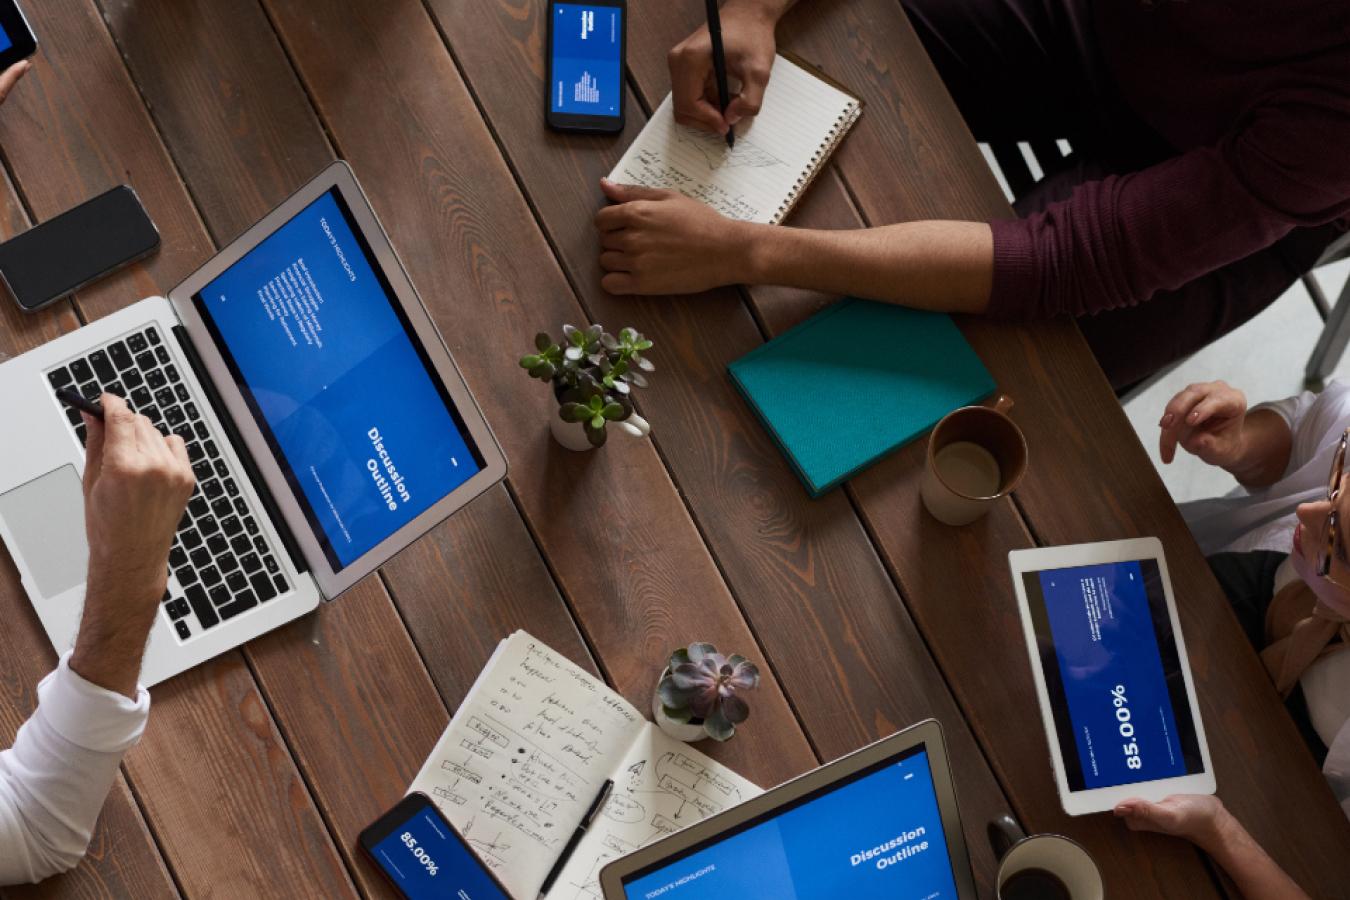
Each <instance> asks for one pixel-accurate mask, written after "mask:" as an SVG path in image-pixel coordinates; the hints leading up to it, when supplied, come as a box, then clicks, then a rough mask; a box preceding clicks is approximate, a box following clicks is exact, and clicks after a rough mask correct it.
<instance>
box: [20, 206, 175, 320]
mask: <svg viewBox="0 0 1350 900" xmlns="http://www.w3.org/2000/svg"><path fill="white" fill-rule="evenodd" d="M157 246H159V232H158V231H156V230H155V225H154V223H153V222H151V221H150V217H149V216H148V215H146V212H145V209H144V208H143V207H142V206H141V201H140V199H139V198H137V196H136V192H135V191H133V190H132V189H131V188H129V187H127V186H125V185H123V186H121V187H116V188H113V189H112V190H110V191H108V192H107V193H106V194H101V195H100V196H98V197H95V198H94V199H92V200H88V201H86V202H84V203H82V204H80V205H79V206H77V207H75V208H74V209H72V210H69V211H67V212H64V213H61V215H59V216H57V217H56V218H54V219H49V220H48V221H46V222H43V223H42V224H40V225H35V226H33V227H32V228H30V229H29V230H28V231H25V232H24V233H23V234H20V235H18V236H17V237H14V238H11V239H10V240H8V241H6V242H5V243H4V244H0V277H2V278H3V279H4V282H5V285H6V286H7V287H8V288H9V291H10V293H11V294H13V295H14V299H15V300H17V301H18V302H19V305H20V306H21V307H23V308H24V309H26V310H28V311H30V312H31V311H32V310H35V309H41V308H42V307H44V306H46V305H47V304H49V303H53V302H55V301H56V300H59V299H61V298H62V297H64V296H66V295H67V294H70V293H73V292H74V291H76V290H79V289H80V288H81V287H83V286H84V285H86V284H88V283H89V282H91V281H93V280H94V279H96V278H98V277H100V276H102V275H106V274H108V273H109V272H112V271H113V270H115V269H118V268H121V267H122V266H124V265H126V264H128V263H131V262H134V261H136V260H138V259H140V258H141V257H143V256H145V255H146V254H147V253H149V252H150V251H152V250H154V249H155V247H157Z"/></svg>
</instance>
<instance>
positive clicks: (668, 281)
mask: <svg viewBox="0 0 1350 900" xmlns="http://www.w3.org/2000/svg"><path fill="white" fill-rule="evenodd" d="M600 186H601V188H602V189H603V190H604V192H605V196H606V197H608V198H609V199H610V200H612V201H614V203H615V204H616V205H614V206H607V207H605V208H604V209H602V210H600V212H599V213H597V214H596V217H595V227H596V228H598V229H599V231H600V246H601V248H602V251H601V253H600V267H601V268H602V269H604V270H605V273H606V274H605V276H604V278H603V279H601V282H600V284H601V286H602V287H604V289H605V290H606V291H609V292H610V293H611V294H696V293H699V292H700V291H706V290H708V289H709V288H714V287H718V286H720V285H723V284H730V283H732V282H734V281H736V280H737V279H736V266H735V259H736V254H737V252H738V250H739V249H740V244H741V243H743V242H742V241H740V239H739V238H738V236H737V235H736V228H737V226H738V225H740V224H742V223H738V222H733V221H732V220H731V219H728V218H726V217H725V216H723V215H721V214H719V213H718V212H717V211H716V210H714V209H712V208H711V207H709V206H707V205H706V204H703V203H700V202H698V201H697V200H691V199H690V198H688V197H686V196H684V195H683V194H680V193H678V192H676V191H661V190H655V189H653V188H645V187H632V186H629V185H620V184H614V183H612V182H610V181H607V180H604V181H601V182H600Z"/></svg>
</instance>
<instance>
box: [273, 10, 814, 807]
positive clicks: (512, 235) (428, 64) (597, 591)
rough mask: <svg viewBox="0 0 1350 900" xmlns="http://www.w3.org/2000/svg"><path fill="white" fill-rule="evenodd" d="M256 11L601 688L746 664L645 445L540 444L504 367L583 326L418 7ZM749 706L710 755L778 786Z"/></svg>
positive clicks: (719, 584) (781, 766) (773, 759)
mask: <svg viewBox="0 0 1350 900" xmlns="http://www.w3.org/2000/svg"><path fill="white" fill-rule="evenodd" d="M267 8H268V9H269V11H270V12H271V14H272V18H273V21H274V22H275V24H276V25H277V28H278V31H279V33H280V34H281V36H282V39H283V41H284V43H285V44H286V46H287V49H288V51H289V53H290V56H291V58H292V59H293V60H294V62H295V64H296V67H297V69H298V71H299V72H300V75H301V77H302V79H303V80H304V82H305V84H306V86H307V89H308V91H309V93H310V96H311V97H312V98H313V99H314V101H315V103H316V106H317V108H318V110H319V113H320V117H321V118H322V119H323V121H324V123H325V125H326V126H327V128H328V131H329V132H330V134H332V135H333V138H334V140H335V142H336V144H337V147H338V149H339V151H340V152H341V153H342V155H343V156H344V157H345V158H346V159H348V160H349V161H351V163H352V164H353V165H354V166H355V168H356V169H357V170H358V171H359V172H361V177H362V181H363V184H364V186H365V188H366V190H367V192H368V193H369V194H370V196H371V199H372V202H373V203H374V205H375V208H376V211H377V213H379V214H380V216H381V219H382V220H383V222H384V224H385V227H386V228H387V229H388V230H389V232H390V234H391V235H392V237H393V241H394V244H395V246H396V247H397V248H398V250H399V252H400V254H401V255H402V257H403V261H404V264H405V265H406V266H407V268H408V270H409V272H410V274H411V275H412V278H413V281H414V283H415V284H417V286H418V288H419V290H420V292H421V294H422V297H423V299H424V300H425V301H426V303H427V305H428V307H429V309H430V310H431V313H432V317H433V319H435V321H436V322H437V325H438V326H439V327H440V329H441V332H442V334H443V335H445V337H446V339H447V343H448V344H449V346H450V350H451V352H452V353H453V354H454V356H455V360H456V362H457V363H458V365H459V367H460V369H461V370H462V371H463V372H464V374H465V377H466V379H467V380H468V382H469V384H470V387H471V388H472V389H473V391H474V394H475V396H476V397H477V398H478V400H479V403H480V404H481V405H482V407H483V409H484V411H485V413H486V414H487V416H488V419H489V421H490V422H491V424H492V426H493V429H494V430H495V432H496V434H497V436H498V438H499V439H500V440H501V442H502V444H503V446H504V447H505V448H506V451H507V455H508V457H509V458H510V459H511V462H512V471H511V474H510V475H509V476H508V479H509V482H510V484H511V486H512V490H513V492H514V494H515V496H516V498H517V500H518V503H519V504H520V507H521V510H522V512H523V513H524V515H525V518H526V520H527V522H528V523H529V526H530V528H531V530H532V533H533V534H534V535H535V537H536V540H537V541H538V543H539V545H540V546H541V548H543V550H544V552H545V553H546V555H547V557H548V560H549V563H550V565H551V567H552V569H553V571H554V573H555V574H556V576H557V578H558V580H559V583H560V586H561V588H562V590H563V592H564V595H565V596H566V597H567V599H568V602H569V603H570V604H571V608H572V609H573V610H574V611H575V613H576V615H577V618H578V621H579V622H580V625H581V628H582V630H583V632H584V633H585V634H586V636H587V638H588V640H589V642H590V644H591V646H592V647H594V648H595V649H596V651H597V652H598V654H599V657H600V660H601V665H602V668H603V669H604V671H605V674H606V675H607V676H608V677H609V678H610V679H611V681H612V682H613V683H614V685H615V686H616V687H617V688H618V689H619V690H620V691H621V692H622V693H623V694H624V695H625V696H626V697H627V698H628V699H629V700H630V701H631V702H633V703H635V704H636V705H638V706H639V707H642V706H646V705H647V704H648V703H649V702H650V699H651V694H652V690H653V689H654V687H655V681H656V677H657V675H658V673H659V671H660V661H661V660H662V659H664V657H665V656H666V655H667V654H668V653H669V652H670V650H671V649H673V648H674V647H675V646H677V645H679V644H682V643H687V642H688V641H690V640H694V639H698V638H705V639H708V640H711V641H714V642H716V643H718V644H719V645H721V646H723V647H733V648H737V649H740V650H742V651H743V652H745V653H747V654H748V655H756V654H758V652H759V651H758V648H757V646H756V641H755V639H754V636H753V635H752V634H751V633H750V630H749V628H748V627H747V626H746V623H745V620H744V619H743V618H742V616H741V614H740V611H739V609H737V607H736V605H735V602H734V601H733V599H732V597H731V595H730V593H729V591H728V590H727V587H726V584H725V583H724V582H723V580H722V578H721V576H720V574H719V573H718V571H717V568H716V566H715V565H714V563H713V560H712V558H711V556H710V555H709V553H708V549H707V547H706V546H705V545H704V543H703V541H702V539H701V537H700V535H699V533H698V530H697V529H696V528H695V527H694V523H693V522H692V521H691V520H690V518H689V515H688V513H687V511H686V509H685V508H684V506H683V504H682V502H681V500H680V497H679V495H678V493H677V492H676V490H675V488H674V485H673V484H672V483H671V480H670V476H669V473H668V472H667V471H666V469H665V467H664V466H663V465H662V463H661V460H660V458H659V457H658V456H657V454H656V453H655V452H654V450H653V449H652V448H651V446H650V445H648V444H645V443H633V444H630V445H627V446H624V445H622V444H620V443H618V442H616V445H615V446H614V447H610V448H607V449H608V450H609V451H610V452H606V453H600V454H579V455H578V454H570V453H568V452H567V451H564V450H562V449H561V448H560V447H558V446H557V445H556V444H555V443H554V442H553V441H552V440H551V439H550V438H549V436H548V433H547V429H546V422H547V418H546V417H547V416H548V415H550V414H551V410H550V405H551V404H552V402H553V401H552V398H551V397H550V396H549V394H548V391H547V390H546V389H543V388H542V387H541V386H540V385H537V384H534V383H531V382H530V381H529V379H527V378H526V377H525V376H524V374H523V373H522V372H520V371H519V370H518V369H516V368H515V366H514V360H515V359H516V358H517V357H518V356H519V354H520V353H521V352H524V351H525V350H527V349H528V348H529V347H530V346H531V342H532V340H533V335H534V333H535V332H536V331H538V330H539V329H540V328H552V329H553V330H555V331H556V330H557V329H558V327H559V326H560V325H561V323H562V322H565V321H573V320H579V319H580V318H581V317H582V313H581V310H580V308H579V307H578V305H577V302H576V298H575V297H574V296H573V295H572V292H571V289H570V287H569V285H568V283H567V281H566V279H565V278H564V277H563V275H562V272H561V271H560V270H559V268H558V266H557V264H556V262H555V261H554V259H553V257H552V254H551V252H550V249H549V246H548V244H547V242H546V241H545V240H544V237H543V235H542V234H541V233H540V231H539V228H538V226H537V224H536V222H535V221H534V219H533V217H532V215H531V213H530V209H529V206H528V204H527V203H526V202H525V199H524V198H523V197H522V196H521V195H520V193H519V192H518V190H517V189H516V185H515V183H514V181H513V180H512V178H511V174H510V172H509V171H508V169H507V167H506V165H505V163H504V161H503V160H502V158H501V157H500V156H499V155H498V154H497V152H496V147H495V145H494V144H493V142H492V138H491V135H490V133H489V131H488V129H487V127H486V125H485V124H484V123H483V121H482V119H481V118H480V117H479V116H478V113H477V110H476V108H475V107H474V104H473V100H472V98H471V97H470V95H469V93H468V92H467V91H466V90H465V87H464V84H463V82H462V80H461V79H460V76H459V73H458V71H457V70H456V69H455V66H454V63H453V61H452V60H451V58H450V56H449V54H448V53H447V51H446V49H445V47H444V45H443V44H442V42H441V39H440V36H439V34H438V33H437V31H436V29H435V27H434V26H433V25H432V23H431V21H430V20H429V19H428V18H427V15H426V10H425V9H424V8H423V7H422V5H421V4H420V3H418V2H416V0H407V2H394V3H385V4H381V5H380V6H379V8H378V9H376V8H374V7H371V6H369V5H367V4H362V3H357V2H342V0H328V2H293V0H278V2H269V3H268V4H267ZM395 47H397V48H398V50H397V52H394V51H393V49H392V48H395ZM354 70H356V71H360V72H361V73H362V77H361V78H358V79H353V78H352V77H351V72H352V71H354ZM390 85H395V86H398V87H397V88H396V89H394V90H390V89H389V86H390ZM522 348H524V349H522ZM759 695H760V696H759V697H758V698H757V699H758V703H759V705H760V707H761V709H762V710H763V716H764V720H763V727H761V728H760V729H758V730H752V731H749V732H748V733H747V734H746V736H745V737H744V738H743V739H741V740H737V741H733V742H731V743H730V744H728V745H725V746H721V747H718V748H716V753H717V754H718V755H719V756H720V757H721V758H722V759H723V760H724V761H726V762H728V763H729V764H731V765H733V766H734V767H736V768H737V769H738V770H739V771H741V772H743V773H745V774H746V775H747V777H750V778H752V779H754V780H757V781H761V782H764V783H775V782H777V781H780V780H782V779H784V778H786V777H788V776H789V775H791V774H794V773H796V772H799V771H801V770H803V769H804V768H806V767H808V766H810V765H812V764H813V762H814V760H815V757H814V755H813V754H812V752H811V749H810V747H809V745H808V744H807V742H806V740H805V738H804V736H803V735H802V732H801V728H800V726H799V724H798V723H797V721H796V720H795V718H794V717H793V715H792V711H791V709H790V708H789V706H788V704H787V701H786V699H785V698H784V696H783V694H782V691H781V689H780V687H779V685H778V684H777V683H776V680H775V679H774V678H773V677H772V674H771V673H769V674H768V676H767V677H766V678H765V682H764V684H763V686H762V687H761V689H760V691H759ZM768 748H773V750H772V752H770V751H769V750H768Z"/></svg>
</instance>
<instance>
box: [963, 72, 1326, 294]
mask: <svg viewBox="0 0 1350 900" xmlns="http://www.w3.org/2000/svg"><path fill="white" fill-rule="evenodd" d="M1275 100H1276V102H1273V103H1271V102H1268V103H1267V104H1266V105H1265V106H1263V107H1261V108H1258V109H1256V110H1254V111H1252V112H1250V113H1249V114H1248V115H1247V117H1246V118H1245V121H1244V122H1243V123H1242V124H1241V127H1239V128H1237V129H1235V130H1234V131H1233V132H1231V133H1230V134H1229V135H1228V136H1227V137H1225V138H1224V139H1223V140H1221V141H1220V142H1219V143H1218V144H1217V145H1215V146H1208V147H1197V148H1195V149H1193V150H1190V151H1188V152H1186V153H1183V154H1181V155H1179V156H1176V157H1173V158H1172V159H1169V160H1167V161H1165V162H1162V163H1159V164H1158V165H1155V166H1153V167H1151V168H1148V169H1144V170H1142V171H1140V172H1134V173H1131V174H1128V175H1121V176H1115V175H1113V176H1110V177H1107V178H1105V179H1103V180H1101V181H1094V182H1088V183H1085V184H1082V185H1079V186H1078V188H1077V189H1075V191H1074V193H1073V194H1072V195H1071V196H1070V197H1069V198H1068V199H1066V200H1064V201H1062V202H1059V203H1056V204H1054V205H1052V206H1049V207H1047V208H1046V209H1045V210H1044V211H1042V212H1038V213H1036V214H1034V215H1032V216H1029V217H1028V218H1025V219H1015V220H1008V221H997V222H993V223H992V228H993V233H994V280H993V291H992V294H991V296H990V303H989V313H990V314H991V315H994V316H999V317H1003V318H1015V319H1032V318H1045V317H1049V316H1053V315H1057V314H1064V313H1067V314H1070V315H1075V316H1077V315H1083V314H1086V313H1093V312H1099V311H1102V310H1107V309H1116V308H1119V307H1125V306H1134V305H1136V304H1138V303H1142V302H1144V301H1146V300H1148V299H1149V298H1150V297H1152V296H1153V295H1154V294H1155V293H1157V292H1158V291H1165V290H1173V289H1176V288H1179V287H1181V286H1182V285H1184V284H1187V283H1188V282H1190V281H1193V280H1195V279H1196V278H1199V277H1200V276H1202V275H1205V274H1207V273H1209V272H1212V271H1214V270H1215V269H1218V268H1221V267H1222V266H1225V265H1227V264H1228V263H1231V262H1235V261H1237V260H1239V259H1243V258H1245V257H1247V256H1250V255H1251V254H1253V253H1255V252H1257V251H1259V250H1262V249H1264V248H1266V247H1268V246H1270V245H1271V244H1273V243H1275V242H1276V241H1277V240H1279V239H1280V238H1282V237H1283V236H1285V235H1286V234H1288V233H1289V232H1290V231H1291V230H1293V229H1294V228H1295V227H1299V226H1315V225H1323V224H1326V223H1327V222H1331V221H1335V220H1337V219H1340V218H1342V217H1345V216H1347V215H1350V103H1347V102H1337V101H1338V100H1339V101H1344V98H1333V100H1332V102H1329V103H1328V102H1324V101H1323V100H1322V99H1321V98H1314V99H1312V100H1310V99H1309V97H1308V96H1307V95H1306V94H1303V93H1298V94H1294V95H1292V96H1289V97H1285V98H1275Z"/></svg>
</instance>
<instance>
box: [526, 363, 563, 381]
mask: <svg viewBox="0 0 1350 900" xmlns="http://www.w3.org/2000/svg"><path fill="white" fill-rule="evenodd" d="M557 371H558V370H557V369H556V368H554V366H553V363H551V362H548V361H547V360H545V361H544V362H541V363H540V364H539V365H537V366H535V367H534V368H533V369H531V370H530V377H532V378H538V379H539V380H540V381H548V380H549V379H550V378H552V377H553V375H554V373H556V372H557Z"/></svg>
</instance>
